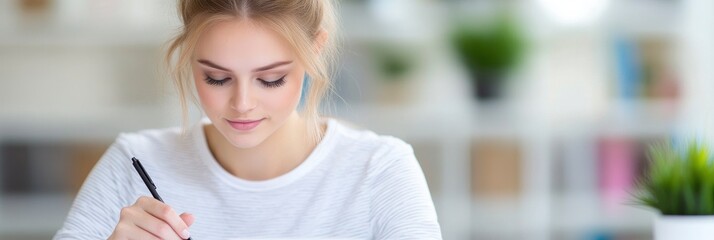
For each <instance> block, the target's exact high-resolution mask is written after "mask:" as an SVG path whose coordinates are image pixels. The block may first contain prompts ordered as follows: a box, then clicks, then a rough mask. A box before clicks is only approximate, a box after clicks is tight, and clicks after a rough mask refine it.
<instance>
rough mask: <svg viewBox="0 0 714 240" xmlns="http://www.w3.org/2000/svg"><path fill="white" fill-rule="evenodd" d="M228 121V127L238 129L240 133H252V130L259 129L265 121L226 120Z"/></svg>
mask: <svg viewBox="0 0 714 240" xmlns="http://www.w3.org/2000/svg"><path fill="white" fill-rule="evenodd" d="M226 121H227V122H228V125H231V127H233V129H236V130H239V131H250V130H252V129H254V128H255V127H257V126H258V125H259V124H260V123H261V122H262V121H263V118H261V119H258V120H235V121H232V120H228V119H226Z"/></svg>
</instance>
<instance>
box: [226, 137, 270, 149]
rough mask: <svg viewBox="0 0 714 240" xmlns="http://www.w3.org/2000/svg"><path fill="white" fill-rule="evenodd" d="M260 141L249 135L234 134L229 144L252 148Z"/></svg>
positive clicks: (241, 147)
mask: <svg viewBox="0 0 714 240" xmlns="http://www.w3.org/2000/svg"><path fill="white" fill-rule="evenodd" d="M261 142H262V141H259V140H258V139H255V138H252V137H249V136H234V137H232V138H231V140H230V143H231V145H233V146H234V147H236V148H240V149H248V148H254V147H256V146H258V145H260V143H261Z"/></svg>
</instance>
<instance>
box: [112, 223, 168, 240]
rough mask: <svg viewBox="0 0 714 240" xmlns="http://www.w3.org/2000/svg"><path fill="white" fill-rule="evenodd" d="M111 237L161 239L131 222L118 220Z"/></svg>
mask: <svg viewBox="0 0 714 240" xmlns="http://www.w3.org/2000/svg"><path fill="white" fill-rule="evenodd" d="M112 236H113V238H112V239H151V240H161V238H159V237H157V236H156V235H154V234H151V233H150V232H147V231H146V230H144V229H141V228H140V227H138V226H136V225H134V224H132V223H123V222H120V223H119V224H117V227H116V230H115V233H114V234H112Z"/></svg>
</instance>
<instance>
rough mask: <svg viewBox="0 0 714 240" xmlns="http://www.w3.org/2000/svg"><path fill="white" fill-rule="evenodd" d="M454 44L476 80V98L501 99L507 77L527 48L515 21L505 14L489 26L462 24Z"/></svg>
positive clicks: (454, 34)
mask: <svg viewBox="0 0 714 240" xmlns="http://www.w3.org/2000/svg"><path fill="white" fill-rule="evenodd" d="M451 41H452V45H453V46H454V49H455V51H456V52H457V55H458V56H459V58H460V59H461V61H462V62H463V64H464V65H465V67H466V68H467V70H468V72H469V75H470V77H471V79H472V80H473V83H474V84H473V86H474V87H475V90H474V93H475V95H476V97H477V98H478V99H479V100H491V99H497V98H499V97H500V96H501V93H502V88H503V84H504V80H505V78H506V74H507V73H508V72H509V71H510V70H512V69H513V68H514V67H515V66H516V65H517V63H518V62H519V60H520V59H521V58H522V55H523V53H524V48H525V47H524V45H525V40H524V38H523V36H522V35H521V32H520V31H519V28H518V27H517V25H516V23H515V22H514V21H513V19H512V18H511V17H510V16H509V15H505V14H504V15H502V16H500V17H498V18H497V19H496V20H495V21H494V22H493V23H491V24H487V25H486V26H481V27H476V26H474V25H472V24H460V25H458V26H457V27H456V30H455V31H454V32H453V34H452V37H451Z"/></svg>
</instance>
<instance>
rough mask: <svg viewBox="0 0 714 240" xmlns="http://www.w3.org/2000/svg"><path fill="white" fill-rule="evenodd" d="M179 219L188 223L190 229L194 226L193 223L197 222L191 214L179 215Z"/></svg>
mask: <svg viewBox="0 0 714 240" xmlns="http://www.w3.org/2000/svg"><path fill="white" fill-rule="evenodd" d="M179 217H181V219H182V220H183V222H184V223H186V226H189V227H190V226H191V225H192V224H193V221H194V220H196V219H195V218H194V217H193V214H190V213H182V214H181V215H179Z"/></svg>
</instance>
